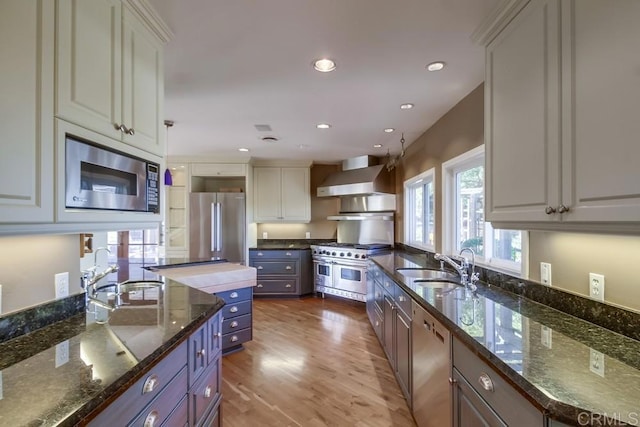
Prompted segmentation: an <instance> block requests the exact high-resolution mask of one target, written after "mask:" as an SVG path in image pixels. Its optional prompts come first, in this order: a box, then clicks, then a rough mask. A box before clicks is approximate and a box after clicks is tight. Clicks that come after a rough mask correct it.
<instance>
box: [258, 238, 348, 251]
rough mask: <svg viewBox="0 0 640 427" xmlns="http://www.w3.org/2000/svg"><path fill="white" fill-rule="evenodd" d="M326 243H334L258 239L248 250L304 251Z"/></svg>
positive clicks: (306, 240) (320, 240)
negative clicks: (312, 246)
mask: <svg viewBox="0 0 640 427" xmlns="http://www.w3.org/2000/svg"><path fill="white" fill-rule="evenodd" d="M326 242H335V240H334V239H258V242H257V245H256V246H254V247H252V248H249V250H250V251H258V250H263V251H264V250H270V249H271V250H286V249H292V250H305V249H311V245H318V244H322V243H326Z"/></svg>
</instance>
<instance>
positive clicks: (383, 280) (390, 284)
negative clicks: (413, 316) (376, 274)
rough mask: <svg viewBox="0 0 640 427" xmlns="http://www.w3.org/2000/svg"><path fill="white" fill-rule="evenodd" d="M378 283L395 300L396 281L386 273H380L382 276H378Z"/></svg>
mask: <svg viewBox="0 0 640 427" xmlns="http://www.w3.org/2000/svg"><path fill="white" fill-rule="evenodd" d="M380 284H381V285H382V289H384V291H385V292H386V293H387V295H389V296H390V297H391V298H393V299H394V300H395V293H396V292H395V288H396V287H397V285H396V282H394V281H393V280H391V279H390V278H389V277H387V275H386V274H382V276H381V277H380Z"/></svg>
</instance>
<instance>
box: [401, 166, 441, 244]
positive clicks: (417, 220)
mask: <svg viewBox="0 0 640 427" xmlns="http://www.w3.org/2000/svg"><path fill="white" fill-rule="evenodd" d="M434 188H435V173H434V169H433V168H431V169H429V170H428V171H426V172H423V173H421V174H420V175H418V176H415V177H413V178H411V179H408V180H407V181H405V182H404V200H405V205H404V211H405V225H404V242H405V244H407V245H409V246H414V247H417V248H420V249H429V250H432V251H433V250H435V230H436V215H435V203H436V202H435V190H434Z"/></svg>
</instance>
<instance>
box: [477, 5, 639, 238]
mask: <svg viewBox="0 0 640 427" xmlns="http://www.w3.org/2000/svg"><path fill="white" fill-rule="evenodd" d="M509 5H510V6H511V9H510V12H511V16H509V13H508V12H505V13H504V14H502V15H500V23H495V25H494V27H493V28H491V29H490V30H489V31H488V32H487V33H486V34H485V37H484V40H485V41H487V42H488V43H487V49H486V82H485V97H486V99H485V132H486V134H485V137H486V150H487V151H486V179H487V187H486V191H487V206H486V217H487V220H489V221H492V222H494V223H495V224H497V226H504V227H514V228H540V229H566V230H570V229H576V230H632V229H634V228H637V224H638V223H639V222H640V191H639V190H638V182H640V168H638V167H637V165H636V164H635V163H636V159H637V158H640V144H637V143H635V140H636V139H637V135H639V134H640V121H638V120H637V111H638V110H639V109H640V74H638V71H637V70H638V69H640V57H639V56H638V55H633V54H630V52H633V51H634V50H635V48H634V46H635V45H636V44H637V41H638V40H640V27H639V26H638V25H637V22H638V20H639V19H640V3H639V2H637V1H636V0H620V1H616V7H611V5H610V4H608V2H604V1H602V0H580V1H575V0H566V1H560V0H531V1H515V2H511V3H509ZM634 223H635V224H634Z"/></svg>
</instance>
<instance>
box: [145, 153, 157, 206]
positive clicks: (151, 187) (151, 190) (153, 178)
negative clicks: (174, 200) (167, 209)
mask: <svg viewBox="0 0 640 427" xmlns="http://www.w3.org/2000/svg"><path fill="white" fill-rule="evenodd" d="M159 176H160V166H158V165H156V164H155V163H147V212H153V213H160V189H159V186H158V178H159Z"/></svg>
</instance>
